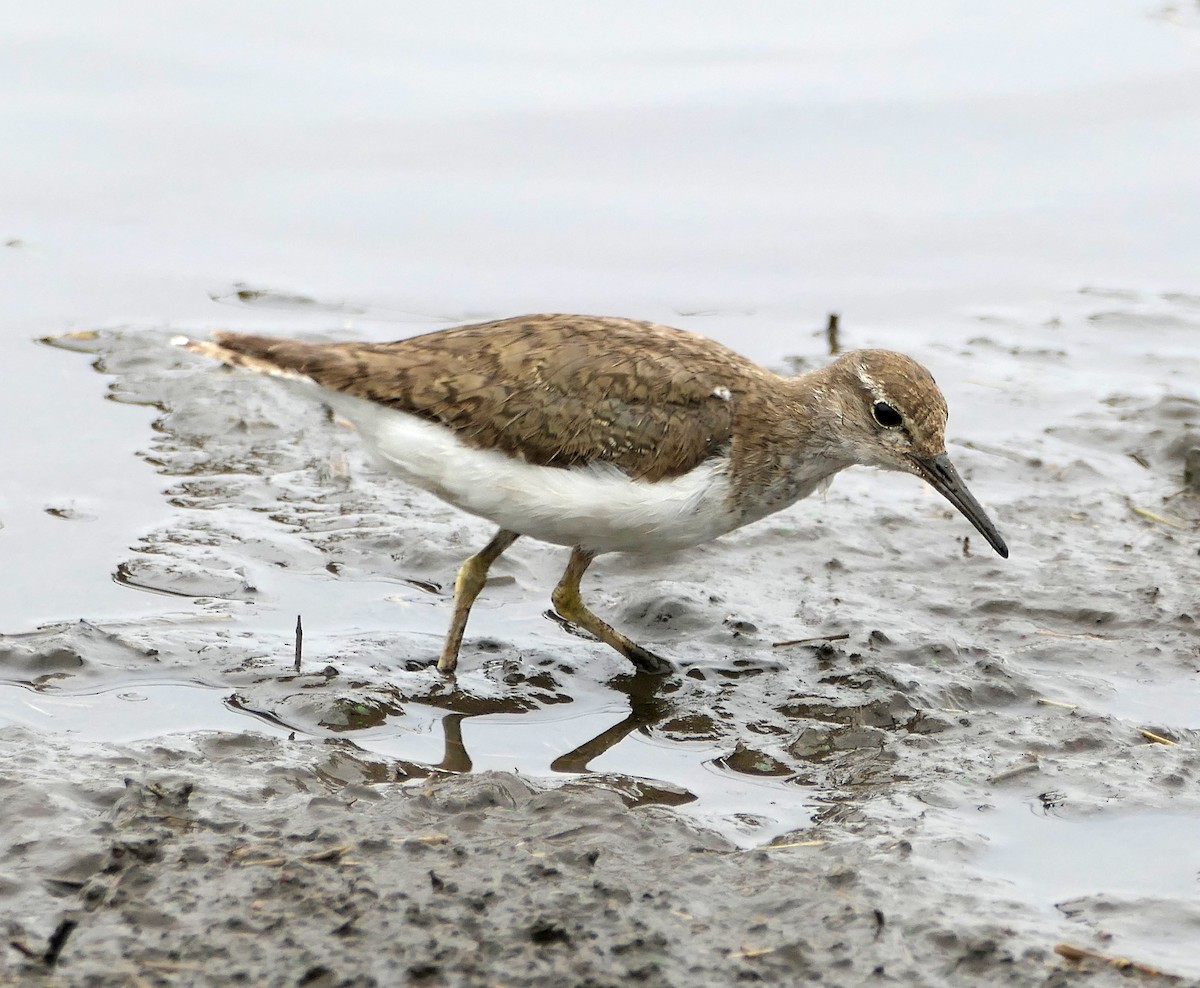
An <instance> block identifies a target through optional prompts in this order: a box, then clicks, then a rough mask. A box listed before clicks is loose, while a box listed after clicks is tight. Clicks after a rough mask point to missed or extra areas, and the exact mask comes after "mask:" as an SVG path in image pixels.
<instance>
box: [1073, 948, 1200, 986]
mask: <svg viewBox="0 0 1200 988" xmlns="http://www.w3.org/2000/svg"><path fill="white" fill-rule="evenodd" d="M1054 952H1055V953H1056V954H1058V956H1059V957H1065V958H1066V959H1067V960H1069V961H1098V962H1099V963H1101V964H1109V965H1111V966H1112V967H1115V968H1116V969H1117V970H1118V971H1137V972H1138V973H1139V974H1152V975H1154V976H1156V977H1159V978H1169V979H1170V980H1171V981H1182V980H1183V979H1182V978H1180V976H1179V975H1178V974H1168V973H1167V972H1166V971H1162V970H1159V969H1158V968H1157V967H1151V966H1150V965H1149V964H1138V963H1137V962H1136V961H1131V960H1130V959H1129V958H1128V957H1113V956H1112V955H1110V954H1102V953H1100V951H1098V950H1088V948H1087V947H1076V946H1074V945H1073V944H1069V943H1059V944H1055V945H1054Z"/></svg>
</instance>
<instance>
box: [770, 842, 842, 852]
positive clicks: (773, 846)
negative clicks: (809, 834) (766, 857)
mask: <svg viewBox="0 0 1200 988" xmlns="http://www.w3.org/2000/svg"><path fill="white" fill-rule="evenodd" d="M828 843H829V841H827V840H794V841H789V842H788V843H787V844H764V845H763V846H762V847H755V848H752V850H755V851H778V850H779V849H780V848H782V847H820V846H821V845H823V844H828Z"/></svg>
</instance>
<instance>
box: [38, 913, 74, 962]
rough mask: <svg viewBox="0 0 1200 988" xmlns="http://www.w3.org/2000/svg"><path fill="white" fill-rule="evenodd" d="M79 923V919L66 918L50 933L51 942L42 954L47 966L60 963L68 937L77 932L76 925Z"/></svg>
mask: <svg viewBox="0 0 1200 988" xmlns="http://www.w3.org/2000/svg"><path fill="white" fill-rule="evenodd" d="M78 925H79V921H78V920H74V919H64V920H62V921H61V922H60V923H59V924H58V926H57V927H56V928H55V930H54V932H53V933H51V934H50V943H49V945H48V946H47V947H46V952H45V953H44V954H43V955H42V960H43V961H44V962H45V964H46V967H54V965H55V964H57V963H58V958H59V956H60V955H61V954H62V952H63V947H65V946H66V945H67V937H69V936H70V935H71V934H72V933H74V932H75V927H77V926H78Z"/></svg>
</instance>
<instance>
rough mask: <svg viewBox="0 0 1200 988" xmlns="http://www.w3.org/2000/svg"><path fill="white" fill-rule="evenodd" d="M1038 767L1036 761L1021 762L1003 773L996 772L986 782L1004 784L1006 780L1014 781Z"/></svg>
mask: <svg viewBox="0 0 1200 988" xmlns="http://www.w3.org/2000/svg"><path fill="white" fill-rule="evenodd" d="M1039 767H1040V766H1039V765H1038V763H1037V762H1036V761H1032V762H1023V763H1022V764H1020V765H1017V766H1016V767H1015V768H1010V769H1008V770H1007V771H1005V772H997V773H996V774H995V775H993V776H992V777H991V778H990V779H988V782H1004V781H1006V780H1008V779H1015V778H1016V777H1017V776H1019V775H1025V774H1026V773H1027V772H1034V771H1036V770H1037V769H1038V768H1039Z"/></svg>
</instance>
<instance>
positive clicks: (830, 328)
mask: <svg viewBox="0 0 1200 988" xmlns="http://www.w3.org/2000/svg"><path fill="white" fill-rule="evenodd" d="M825 339H827V340H828V341H829V356H831V357H836V356H837V355H838V354H839V353H841V352H842V345H841V343H839V342H838V314H837V313H836V312H831V313H829V324H828V325H827V326H826V327H825Z"/></svg>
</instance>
